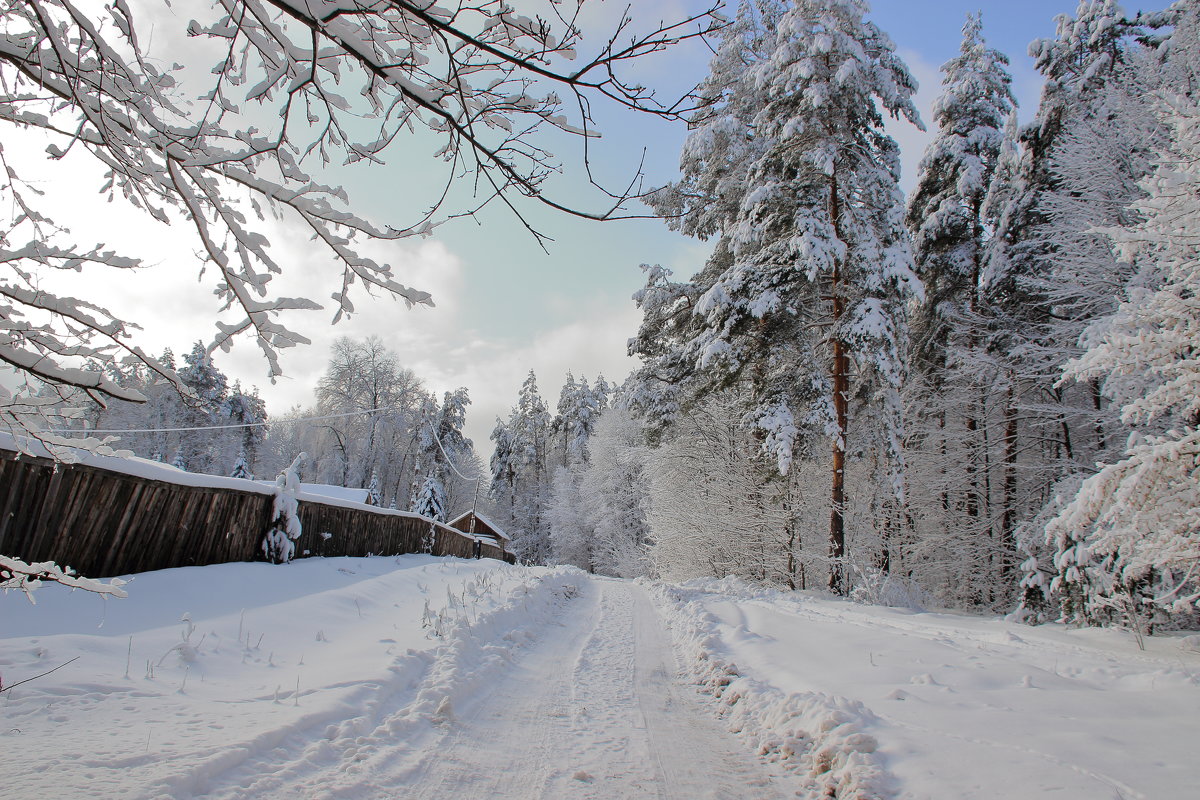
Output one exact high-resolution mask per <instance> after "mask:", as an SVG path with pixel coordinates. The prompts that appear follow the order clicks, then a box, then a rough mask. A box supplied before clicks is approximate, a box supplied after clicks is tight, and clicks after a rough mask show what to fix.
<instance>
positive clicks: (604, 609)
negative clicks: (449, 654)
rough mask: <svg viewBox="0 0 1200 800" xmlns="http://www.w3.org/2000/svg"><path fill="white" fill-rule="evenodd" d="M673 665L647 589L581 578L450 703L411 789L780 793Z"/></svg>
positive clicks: (434, 792) (448, 793)
mask: <svg viewBox="0 0 1200 800" xmlns="http://www.w3.org/2000/svg"><path fill="white" fill-rule="evenodd" d="M676 673H677V666H676V662H675V657H674V654H673V652H672V651H671V650H670V649H669V643H668V639H667V637H666V632H665V631H664V630H663V627H662V623H661V622H660V621H659V619H658V614H657V613H656V612H655V610H654V607H653V606H652V605H651V603H650V600H649V597H648V596H647V595H646V592H645V590H644V589H643V588H642V587H640V586H638V585H635V584H630V583H624V582H619V581H608V580H602V579H595V580H591V581H588V582H587V583H584V584H583V585H582V587H581V591H580V597H579V598H578V599H577V600H576V601H575V602H574V603H573V604H572V606H571V607H570V608H569V609H568V610H567V611H566V613H564V615H563V618H562V619H561V620H558V621H556V622H555V623H554V624H553V625H551V626H550V628H549V629H547V630H546V631H545V633H544V635H543V637H542V638H541V640H540V641H539V642H538V643H537V644H536V645H534V646H533V647H532V648H531V649H530V651H529V652H527V653H526V654H524V655H523V657H522V658H521V659H520V661H519V662H518V663H516V664H515V665H514V666H513V668H512V670H511V671H509V672H508V673H507V674H506V675H505V676H504V677H503V678H502V679H501V680H499V681H497V683H496V684H495V686H494V687H493V690H492V692H491V693H490V694H489V695H487V696H481V697H479V698H478V699H477V702H474V703H472V704H471V705H470V706H468V707H467V708H464V709H461V710H459V712H458V715H457V717H458V718H457V723H456V724H455V725H454V726H453V727H452V729H451V732H450V734H449V735H448V737H447V740H446V741H445V742H444V743H442V744H441V745H439V752H437V753H436V754H426V755H425V756H424V757H423V758H421V765H420V767H419V768H418V769H417V771H416V775H415V780H412V784H413V785H415V786H416V787H417V790H416V791H415V793H414V794H412V795H410V797H412V798H414V799H416V798H420V800H438V798H447V797H481V798H483V797H487V798H514V799H515V798H528V799H529V800H534V798H573V797H578V798H616V797H625V798H635V797H636V798H670V799H671V800H676V799H677V800H691V799H692V798H747V797H754V798H764V800H765V799H766V798H774V797H783V796H786V795H785V794H784V793H782V791H781V790H780V789H778V788H776V787H775V786H773V785H772V779H771V777H770V776H768V775H767V774H766V773H765V772H764V767H763V765H761V764H758V763H756V761H755V760H754V759H753V757H752V756H750V755H749V754H748V753H747V752H746V751H745V749H744V747H743V745H742V744H741V743H740V742H738V741H737V740H736V739H734V738H733V737H731V736H730V735H729V734H728V733H726V732H724V731H722V730H720V728H719V725H718V722H717V720H716V719H715V718H714V717H713V715H712V714H711V713H710V712H709V711H708V710H707V709H703V708H701V707H700V706H699V705H698V702H697V697H696V693H695V691H694V690H693V689H691V688H690V687H689V688H684V687H681V686H680V685H679V683H678V682H677V680H676Z"/></svg>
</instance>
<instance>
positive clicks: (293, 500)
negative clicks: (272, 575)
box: [262, 453, 308, 564]
mask: <svg viewBox="0 0 1200 800" xmlns="http://www.w3.org/2000/svg"><path fill="white" fill-rule="evenodd" d="M307 458H308V456H307V454H305V453H301V454H300V455H298V456H296V459H295V460H294V461H292V463H291V465H289V466H288V468H287V469H285V470H284V471H283V472H281V473H279V477H277V478H276V479H275V492H274V494H275V499H274V502H273V504H272V507H271V518H272V522H271V527H270V528H269V529H268V530H267V532H266V535H265V536H263V540H262V553H263V557H264V558H266V559H267V561H270V562H271V563H272V564H286V563H287V562H289V561H291V560H292V559H293V558H295V556H296V540H297V539H299V538H300V535H301V534H302V533H303V532H304V526H303V525H302V524H301V522H300V513H299V512H300V500H299V497H298V495H299V494H300V467H301V465H303V464H304V461H305V459H307Z"/></svg>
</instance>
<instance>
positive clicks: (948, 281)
mask: <svg viewBox="0 0 1200 800" xmlns="http://www.w3.org/2000/svg"><path fill="white" fill-rule="evenodd" d="M1008 63H1009V62H1008V57H1007V56H1006V55H1004V54H1003V53H1001V52H999V51H998V50H994V49H992V48H990V47H988V46H987V44H986V42H985V41H984V39H983V23H982V19H981V15H980V14H972V15H970V16H968V17H967V22H966V24H965V25H964V26H963V40H962V45H961V48H960V51H959V55H958V56H956V57H955V58H953V59H951V60H950V61H948V62H946V63H945V64H944V65H943V66H942V72H943V73H944V75H945V77H944V78H943V80H942V94H941V96H940V97H939V98H938V99H937V101H936V102H935V103H934V106H933V117H934V121H935V122H936V123H937V127H938V131H937V135H936V136H935V137H934V139H933V141H932V142H931V143H930V145H929V147H928V148H927V149H926V151H925V155H924V157H923V158H922V159H921V163H920V165H919V167H918V175H917V188H916V190H915V191H914V192H913V196H912V198H911V199H910V200H909V203H908V210H907V215H906V221H907V224H908V227H909V230H910V231H911V232H912V235H913V255H914V258H915V261H916V264H917V271H918V274H919V276H920V278H921V281H922V283H923V284H924V286H925V302H924V303H923V304H922V305H921V307H920V309H921V310H920V313H919V314H918V315H917V316H916V318H915V319H914V320H913V325H912V329H913V336H912V339H913V352H914V365H915V366H917V367H919V368H920V369H921V370H922V372H925V373H927V374H928V373H931V372H933V371H935V370H939V369H941V368H942V367H943V366H944V363H945V357H944V356H945V350H946V343H947V340H948V338H949V336H950V332H951V330H952V328H953V327H954V325H955V320H961V317H962V310H963V309H964V308H965V307H969V306H973V305H974V300H975V297H976V291H977V288H978V286H979V277H980V272H981V269H982V266H983V257H984V239H985V232H986V223H985V219H984V216H983V204H984V200H985V199H986V197H987V192H988V187H989V185H990V183H991V180H992V175H993V173H994V172H995V169H996V164H997V162H998V161H999V158H1000V150H1001V147H1002V145H1003V141H1004V127H1005V122H1006V120H1007V119H1008V118H1009V116H1010V115H1011V114H1012V112H1013V110H1014V108H1015V105H1016V101H1015V99H1014V98H1013V94H1012V88H1011V86H1012V75H1011V74H1010V73H1009V71H1008Z"/></svg>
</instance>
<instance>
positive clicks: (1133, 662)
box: [653, 579, 1200, 800]
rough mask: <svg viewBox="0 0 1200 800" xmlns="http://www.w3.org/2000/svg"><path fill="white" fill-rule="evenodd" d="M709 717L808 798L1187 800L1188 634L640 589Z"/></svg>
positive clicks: (695, 588) (742, 587)
mask: <svg viewBox="0 0 1200 800" xmlns="http://www.w3.org/2000/svg"><path fill="white" fill-rule="evenodd" d="M653 593H654V595H655V598H656V602H657V603H658V604H659V605H660V606H661V607H662V609H663V615H664V617H665V618H666V620H667V621H668V622H669V625H670V628H671V630H672V635H673V637H674V639H675V642H676V644H677V646H678V648H679V651H680V653H681V655H682V656H683V660H684V661H685V663H687V664H688V665H689V666H690V669H691V670H692V672H693V674H694V675H695V678H696V680H697V682H698V683H700V684H701V686H702V687H703V688H704V690H705V691H707V692H708V693H710V694H711V695H712V696H713V697H714V698H715V699H716V700H717V701H718V703H719V709H720V713H721V714H722V715H723V716H724V717H725V718H726V719H727V721H728V722H729V724H730V725H731V726H732V727H733V728H735V729H737V730H739V731H740V732H741V733H742V735H743V736H744V737H745V738H747V739H748V740H749V741H750V742H751V743H752V744H753V745H754V746H755V747H756V748H757V749H758V750H759V751H760V752H762V753H763V754H764V755H766V756H767V757H768V758H772V759H775V760H778V761H780V762H781V763H784V764H786V765H788V766H790V767H792V768H793V769H795V770H796V771H798V772H799V773H801V774H802V775H803V776H804V777H805V779H806V780H807V781H809V788H810V789H811V796H812V797H814V798H816V797H826V796H829V795H828V794H825V793H828V792H831V791H835V790H836V792H837V794H836V795H835V796H836V797H838V798H846V797H856V798H893V797H894V798H898V799H899V800H943V798H955V800H971V799H974V800H1000V799H1001V798H1010V797H1014V798H1015V797H1049V796H1053V797H1056V798H1062V799H1063V800H1097V798H1106V799H1107V798H1115V797H1121V798H1124V800H1157V798H1173V797H1190V796H1192V795H1193V794H1194V793H1195V788H1196V786H1197V785H1200V766H1197V763H1196V759H1195V754H1194V749H1195V748H1194V743H1195V742H1196V741H1197V739H1198V738H1200V714H1197V709H1198V708H1200V706H1198V705H1197V704H1198V703H1200V648H1197V645H1196V642H1198V641H1200V636H1197V635H1196V634H1195V633H1192V634H1190V635H1188V634H1183V633H1180V634H1171V635H1161V636H1154V637H1151V638H1147V639H1146V641H1145V645H1146V650H1145V652H1142V651H1140V650H1139V649H1138V647H1137V644H1136V642H1135V640H1134V637H1133V636H1132V635H1131V634H1129V633H1128V632H1125V631H1120V630H1115V629H1072V628H1068V627H1065V626H1062V625H1041V626H1037V627H1033V628H1031V627H1028V626H1024V625H1019V624H1014V623H1010V622H1006V621H1004V620H1002V619H997V618H989V617H978V616H969V615H965V614H952V613H944V612H920V611H916V610H913V609H904V608H886V607H881V606H870V605H862V604H858V603H852V602H850V601H847V600H843V599H836V598H831V597H828V596H825V595H821V594H819V593H813V592H785V591H778V590H773V589H766V588H762V587H756V586H750V585H748V584H745V583H742V582H740V581H737V580H733V579H726V580H721V581H717V580H705V581H692V582H689V583H686V584H683V585H681V586H657V587H653Z"/></svg>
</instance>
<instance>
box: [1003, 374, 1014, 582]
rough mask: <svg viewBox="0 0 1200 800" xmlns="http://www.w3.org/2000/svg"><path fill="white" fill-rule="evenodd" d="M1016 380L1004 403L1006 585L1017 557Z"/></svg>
mask: <svg viewBox="0 0 1200 800" xmlns="http://www.w3.org/2000/svg"><path fill="white" fill-rule="evenodd" d="M1014 380H1015V378H1010V380H1009V383H1008V396H1007V397H1006V398H1005V404H1004V511H1003V514H1002V515H1001V517H1000V544H1001V547H1002V550H1003V553H1004V560H1003V561H1002V562H1001V578H1002V581H1003V584H1004V585H1005V586H1007V585H1008V584H1009V583H1010V582H1011V581H1012V579H1013V577H1014V573H1015V567H1016V554H1017V539H1016V527H1017V509H1016V503H1017V403H1016V396H1015V391H1014V389H1013V382H1014Z"/></svg>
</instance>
